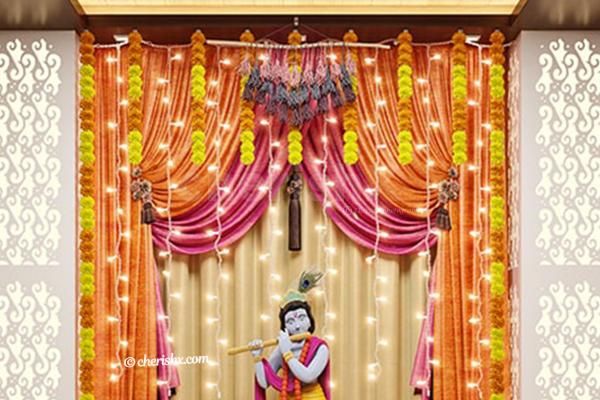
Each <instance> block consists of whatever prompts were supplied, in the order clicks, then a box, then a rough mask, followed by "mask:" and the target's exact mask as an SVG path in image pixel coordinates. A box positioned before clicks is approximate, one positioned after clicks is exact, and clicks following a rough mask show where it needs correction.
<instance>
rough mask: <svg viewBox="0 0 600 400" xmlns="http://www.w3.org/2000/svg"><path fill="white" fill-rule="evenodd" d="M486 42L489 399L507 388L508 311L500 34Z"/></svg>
mask: <svg viewBox="0 0 600 400" xmlns="http://www.w3.org/2000/svg"><path fill="white" fill-rule="evenodd" d="M490 41H491V42H492V46H491V48H490V57H491V60H492V65H491V67H490V109H491V112H490V120H491V125H492V131H491V134H490V164H491V169H490V176H491V187H492V197H491V199H490V232H491V248H492V260H491V261H492V263H491V265H490V275H491V282H490V293H491V303H490V316H491V336H490V348H491V368H490V389H491V392H492V393H491V396H490V398H491V400H502V399H503V398H504V394H505V390H506V388H507V387H508V382H507V374H506V369H505V365H506V362H507V360H506V358H507V352H506V347H507V346H506V341H507V339H508V337H507V336H508V335H507V334H506V320H507V316H506V314H507V310H508V299H507V293H506V292H507V290H506V285H507V275H506V267H505V266H506V262H507V260H506V257H507V256H506V234H507V232H506V211H505V210H506V201H505V198H506V190H505V174H506V165H505V154H504V150H505V145H504V141H505V135H504V131H505V125H506V120H505V113H504V108H505V93H506V90H505V80H504V72H505V71H504V62H505V57H504V46H503V44H504V35H503V34H502V33H501V32H500V31H496V32H494V33H493V34H492V35H491V37H490Z"/></svg>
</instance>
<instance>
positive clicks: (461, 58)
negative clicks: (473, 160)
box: [452, 31, 467, 165]
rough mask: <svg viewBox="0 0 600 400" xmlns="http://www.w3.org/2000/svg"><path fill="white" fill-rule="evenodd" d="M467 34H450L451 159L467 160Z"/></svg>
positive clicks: (458, 162)
mask: <svg viewBox="0 0 600 400" xmlns="http://www.w3.org/2000/svg"><path fill="white" fill-rule="evenodd" d="M466 40H467V36H466V35H465V34H464V32H462V31H458V32H456V33H455V34H454V35H453V36H452V43H453V46H452V160H453V162H454V164H456V165H460V164H463V163H465V162H466V161H467V46H466V44H465V42H466Z"/></svg>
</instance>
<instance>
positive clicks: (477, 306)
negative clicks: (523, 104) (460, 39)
mask: <svg viewBox="0 0 600 400" xmlns="http://www.w3.org/2000/svg"><path fill="white" fill-rule="evenodd" d="M476 46H477V51H478V56H479V59H481V58H482V48H481V46H480V45H478V44H477V45H476ZM482 65H483V64H482V63H480V64H479V68H478V76H477V79H476V81H475V87H476V88H477V97H478V100H470V101H469V102H468V104H469V106H471V107H476V112H477V113H476V123H475V124H474V127H475V132H476V133H475V134H476V143H477V146H476V147H475V163H474V164H473V165H470V166H469V167H468V169H469V171H473V172H475V171H479V170H481V166H482V162H483V156H482V151H483V146H484V142H483V140H482V137H481V129H477V128H478V126H481V128H483V129H486V124H485V123H482V124H479V123H478V122H479V121H481V120H482V110H481V107H479V104H480V103H481V101H482V100H483V95H482V91H481V78H482V77H483V68H482ZM484 178H485V177H484V176H482V174H479V175H477V180H478V181H479V182H478V183H479V184H481V180H482V179H484ZM475 201H476V204H477V208H478V209H479V210H481V209H482V208H485V207H483V206H482V196H481V192H480V191H477V192H476V194H475ZM474 222H475V226H474V227H473V229H472V230H471V231H470V232H469V234H470V235H471V237H473V238H474V239H475V248H476V249H480V248H481V245H482V238H481V229H482V228H483V222H482V213H481V212H479V213H477V217H476V218H475V221H474ZM484 252H485V250H484V251H477V253H479V254H478V258H477V261H476V266H477V271H478V272H477V273H478V275H479V276H478V277H476V278H475V279H473V286H474V287H473V289H472V293H469V295H468V299H469V301H470V302H471V303H472V304H473V306H472V307H473V310H474V314H473V315H472V316H471V317H470V318H469V324H471V325H476V326H477V328H476V329H474V338H473V342H474V343H475V350H474V351H475V354H474V355H473V358H474V359H475V360H477V361H471V368H472V369H473V374H474V375H473V376H472V378H471V379H472V380H473V381H472V382H468V383H467V387H468V388H470V389H476V390H477V395H478V398H479V399H483V391H482V390H481V388H480V384H481V382H482V381H483V378H484V374H483V369H482V367H481V362H480V361H478V360H480V359H481V356H482V352H481V345H482V343H481V339H480V338H481V332H482V330H483V324H482V323H481V320H482V314H483V312H482V307H483V305H482V302H481V294H480V293H481V283H482V281H483V280H484V272H485V271H484V263H485V262H486V260H485V257H484V254H483V253H484Z"/></svg>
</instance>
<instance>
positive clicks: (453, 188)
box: [435, 167, 460, 231]
mask: <svg viewBox="0 0 600 400" xmlns="http://www.w3.org/2000/svg"><path fill="white" fill-rule="evenodd" d="M459 192H460V184H459V183H458V170H457V169H456V167H450V169H449V170H448V178H447V179H445V180H443V181H442V182H440V186H439V194H438V203H439V206H438V211H437V216H436V218H435V223H436V226H437V227H438V228H439V229H443V230H445V231H449V230H451V229H452V221H450V213H449V212H448V210H447V209H446V207H447V205H448V203H449V202H450V201H456V200H458V194H459Z"/></svg>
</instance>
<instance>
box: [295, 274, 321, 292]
mask: <svg viewBox="0 0 600 400" xmlns="http://www.w3.org/2000/svg"><path fill="white" fill-rule="evenodd" d="M321 278H323V273H322V272H319V271H304V272H302V275H300V282H298V291H299V292H300V293H307V292H308V291H309V290H311V289H312V288H314V287H315V286H317V284H318V283H319V281H320V280H321Z"/></svg>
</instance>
